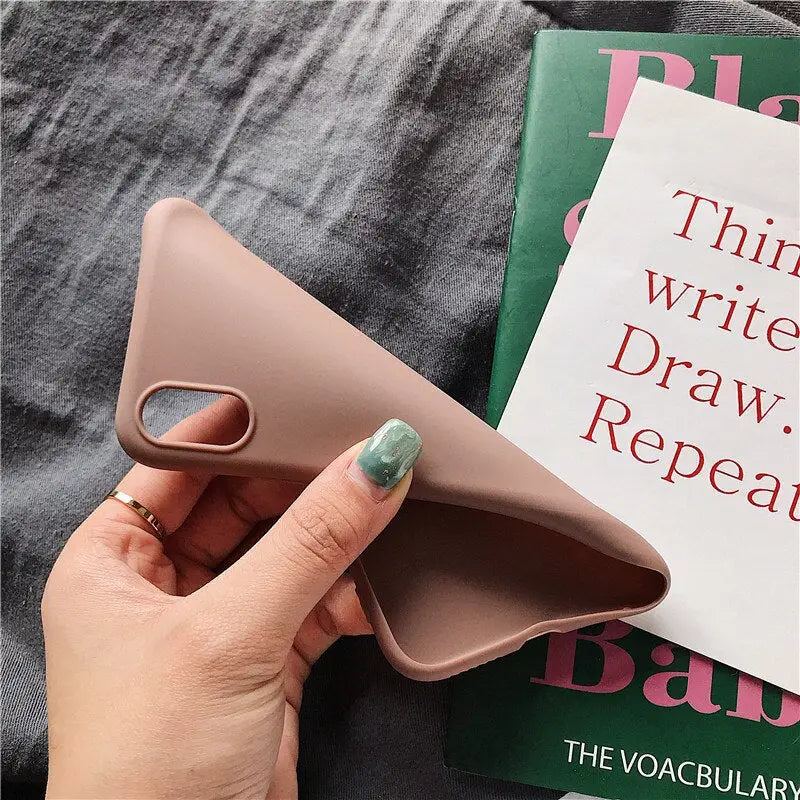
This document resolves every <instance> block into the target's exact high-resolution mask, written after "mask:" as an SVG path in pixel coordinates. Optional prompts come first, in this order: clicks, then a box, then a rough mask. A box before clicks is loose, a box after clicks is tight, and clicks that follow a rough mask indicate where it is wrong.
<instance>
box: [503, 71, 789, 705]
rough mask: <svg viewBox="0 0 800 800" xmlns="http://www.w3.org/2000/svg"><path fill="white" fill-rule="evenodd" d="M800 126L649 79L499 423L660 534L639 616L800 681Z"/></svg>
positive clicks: (561, 472) (734, 662)
mask: <svg viewBox="0 0 800 800" xmlns="http://www.w3.org/2000/svg"><path fill="white" fill-rule="evenodd" d="M799 194H800V127H798V126H797V125H794V124H792V123H789V122H785V121H781V120H776V119H773V118H770V117H766V116H763V115H760V114H756V113H754V112H751V111H747V110H743V109H739V108H737V107H734V106H731V105H727V104H724V103H721V102H718V101H714V100H710V99H707V98H704V97H700V96H698V95H694V94H691V93H689V92H684V91H681V90H678V89H674V88H671V87H668V86H664V85H662V84H659V83H654V82H652V81H647V80H642V79H640V80H639V82H638V83H637V86H636V89H635V91H634V95H633V97H632V99H631V102H630V104H629V106H628V110H627V112H626V115H625V118H624V120H623V122H622V125H621V127H620V131H619V134H618V136H617V138H616V140H615V142H614V145H613V147H612V149H611V152H610V155H609V157H608V160H607V162H606V164H605V167H604V169H603V172H602V174H601V176H600V179H599V181H598V184H597V186H596V188H595V191H594V194H593V196H592V199H591V202H590V204H589V207H588V208H587V210H586V213H585V215H584V218H583V222H582V224H581V228H580V230H579V232H578V235H577V237H576V240H575V243H574V245H573V247H572V249H571V251H570V253H569V257H568V258H567V260H566V262H565V265H564V269H563V271H562V274H561V276H560V278H559V281H558V284H557V286H556V289H555V291H554V293H553V296H552V298H551V299H550V302H549V305H548V307H547V310H546V312H545V315H544V317H543V319H542V322H541V324H540V326H539V329H538V332H537V334H536V337H535V339H534V341H533V344H532V345H531V348H530V351H529V353H528V355H527V358H526V360H525V363H524V365H523V368H522V371H521V372H520V375H519V378H518V380H517V383H516V386H515V388H514V391H513V393H512V395H511V398H510V400H509V403H508V406H507V408H506V411H505V414H504V416H503V419H502V422H501V425H500V431H501V432H502V433H503V434H504V435H505V436H507V437H508V438H509V439H511V440H512V441H513V442H515V443H516V444H517V445H519V446H520V447H521V448H522V449H523V450H525V451H526V452H528V453H529V454H530V455H531V456H532V457H534V458H535V459H537V460H538V461H539V462H540V463H542V464H543V465H544V466H545V467H547V468H548V469H549V470H551V471H552V472H553V473H555V474H556V475H558V476H559V477H560V478H562V479H563V480H564V481H566V482H567V483H568V484H570V485H571V486H572V487H574V488H575V489H576V490H577V491H579V492H580V493H581V494H583V495H584V496H585V497H587V498H588V499H590V500H591V501H592V502H594V503H596V504H597V505H598V506H601V507H602V508H604V509H606V510H607V511H609V512H610V513H611V514H613V515H615V516H617V517H618V518H620V519H621V520H623V521H624V522H626V523H627V524H628V525H630V526H631V527H632V528H634V529H635V530H637V531H638V532H639V533H640V534H641V535H642V536H644V537H645V538H646V539H647V540H648V541H650V542H651V543H652V544H653V546H654V547H656V548H657V549H658V550H659V552H660V553H661V554H662V555H663V557H664V558H665V560H666V561H667V563H668V565H669V567H670V570H671V573H672V588H671V590H670V593H669V595H668V596H667V598H666V599H665V601H664V602H663V603H662V604H661V605H659V606H658V607H657V608H655V609H654V610H652V611H650V612H647V613H645V614H642V615H639V616H637V617H635V618H633V619H632V620H631V621H633V622H634V624H636V625H638V626H640V627H642V628H644V629H646V630H648V631H651V632H652V633H655V634H657V635H659V636H662V637H664V638H666V639H669V640H671V641H674V642H677V643H679V644H682V645H685V646H687V647H689V648H691V649H692V650H695V651H697V652H699V653H702V654H705V655H707V656H710V657H712V658H714V659H717V660H719V661H722V662H725V663H727V664H730V665H731V666H734V667H737V668H739V669H742V670H744V671H745V672H748V673H750V674H752V675H755V676H757V677H760V678H763V679H765V680H767V681H769V682H771V683H775V684H777V685H778V686H780V687H782V688H785V689H788V690H790V691H793V692H796V693H797V692H800V577H799V574H800V523H798V520H800V414H799V413H798V393H799V392H800V368H799V365H800V222H799V221H798V218H799V214H798V205H799V200H798V197H799Z"/></svg>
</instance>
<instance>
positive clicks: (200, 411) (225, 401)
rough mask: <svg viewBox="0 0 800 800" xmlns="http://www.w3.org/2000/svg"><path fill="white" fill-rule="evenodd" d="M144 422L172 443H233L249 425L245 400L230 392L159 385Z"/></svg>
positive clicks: (152, 432)
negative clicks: (160, 386) (162, 386)
mask: <svg viewBox="0 0 800 800" xmlns="http://www.w3.org/2000/svg"><path fill="white" fill-rule="evenodd" d="M142 422H143V423H144V427H145V429H146V430H147V432H148V433H149V434H150V435H151V436H152V437H154V438H156V439H159V440H161V441H164V442H169V443H170V444H171V445H175V446H178V447H179V446H180V445H181V444H207V445H218V446H219V445H231V444H235V443H236V442H238V441H239V440H240V439H241V438H242V437H243V436H244V435H245V434H246V433H247V430H248V427H249V425H250V412H249V410H248V408H247V406H246V405H245V403H244V401H243V400H242V399H241V398H239V397H237V396H236V395H234V394H230V393H227V392H212V391H204V390H200V389H179V388H176V387H165V388H163V389H159V390H157V391H155V392H153V394H151V395H150V397H148V398H147V401H146V402H145V404H144V408H143V409H142Z"/></svg>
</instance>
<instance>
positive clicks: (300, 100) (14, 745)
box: [2, 2, 800, 800]
mask: <svg viewBox="0 0 800 800" xmlns="http://www.w3.org/2000/svg"><path fill="white" fill-rule="evenodd" d="M763 5H764V6H765V7H766V8H758V7H756V6H754V5H749V4H746V3H744V2H684V3H605V2H603V3H589V2H565V3H554V2H549V3H531V4H521V3H516V2H506V3H498V2H484V3H471V4H470V3H466V4H460V3H458V4H453V3H441V2H429V3H406V2H402V3H385V4H384V3H381V4H377V3H342V4H335V5H330V4H328V3H315V4H308V5H305V4H297V3H280V2H276V3H263V4H262V3H204V2H190V3H178V2H175V3H157V2H147V3H130V4H123V3H91V4H84V3H75V2H71V3H19V4H10V3H4V4H3V8H2V16H3V53H2V55H3V76H4V84H3V117H2V121H3V176H2V181H3V195H4V200H5V202H4V204H3V214H2V234H3V268H4V279H5V280H4V282H3V310H4V314H3V333H4V338H3V354H4V362H3V424H4V433H5V436H4V442H3V443H4V448H3V457H2V466H3V490H4V498H3V499H4V501H5V502H4V505H3V520H2V522H3V542H2V557H3V560H2V580H3V596H2V612H3V627H4V631H3V634H4V635H3V707H4V712H5V714H4V720H3V723H4V731H3V734H4V735H3V775H4V780H5V782H6V788H7V790H8V791H10V792H14V793H17V796H21V793H22V792H23V791H24V787H25V786H29V787H30V790H29V791H30V792H31V796H36V794H37V793H38V792H40V791H41V787H42V786H43V782H44V780H45V771H46V731H45V707H44V685H43V658H42V640H41V634H40V630H39V615H38V603H39V598H40V595H41V591H42V587H43V584H44V581H45V578H46V575H47V573H48V570H49V568H50V566H51V564H52V562H53V560H54V559H55V557H56V555H57V553H58V551H59V549H60V547H61V546H62V544H63V542H64V541H65V539H66V538H67V536H68V535H69V533H70V532H71V531H72V530H73V528H74V527H75V526H76V525H77V524H78V523H79V522H80V520H81V519H82V518H83V517H84V516H85V515H86V513H87V512H88V511H89V510H90V509H91V508H92V507H93V506H94V505H95V504H96V503H97V501H98V498H99V497H100V496H101V495H102V493H103V492H104V491H105V490H107V489H108V488H109V487H110V486H111V485H112V484H113V483H114V481H115V480H116V479H117V477H118V476H119V475H121V474H122V472H123V471H124V470H125V469H126V468H127V466H128V460H127V458H126V457H125V456H124V454H123V453H122V452H121V450H120V448H119V446H118V445H117V443H116V439H115V436H114V433H113V410H114V403H115V396H116V391H117V386H118V379H119V374H120V370H121V367H122V361H123V354H124V349H125V343H126V337H127V329H128V323H129V318H130V310H131V302H132V298H133V290H134V286H135V280H136V262H137V252H138V246H139V226H140V224H141V220H142V216H143V214H144V212H145V210H146V209H147V208H148V206H149V205H150V204H151V203H153V202H154V201H156V200H157V199H159V198H161V197H164V196H167V195H185V196H187V197H190V198H191V199H193V200H195V201H196V202H198V203H199V204H200V205H202V206H204V207H205V208H206V209H207V210H208V211H209V212H210V213H211V214H212V215H213V216H215V217H216V218H217V219H218V220H219V221H220V222H221V223H222V224H223V225H224V226H225V227H226V228H227V229H228V230H230V231H231V232H232V233H233V234H234V235H235V236H236V237H238V238H239V239H240V240H241V241H242V242H243V243H244V244H245V245H246V246H247V247H249V248H250V249H251V250H253V251H254V252H255V253H257V254H258V255H259V256H261V257H262V258H264V259H266V260H268V261H270V262H271V263H273V264H274V265H275V266H276V267H278V268H279V269H280V270H281V271H283V272H284V273H285V274H287V275H288V276H289V277H291V278H292V279H294V280H296V281H297V282H298V283H300V284H301V285H302V286H304V287H305V288H306V289H308V290H309V291H310V292H311V293H313V294H314V295H316V296H317V297H319V298H320V299H321V300H322V301H324V302H325V303H327V304H328V305H329V306H331V307H332V308H333V309H335V310H336V311H338V312H339V313H340V314H342V315H343V316H344V317H346V318H347V319H348V320H350V321H351V322H353V323H354V324H355V325H357V326H358V327H359V328H361V329H362V330H364V331H365V332H366V333H368V334H369V335H370V336H372V337H373V338H375V339H376V340H377V341H378V342H380V343H381V344H382V345H384V346H385V347H386V348H388V349H389V350H391V351H392V352H394V353H395V354H397V355H398V356H399V357H400V358H402V359H403V360H404V361H406V362H407V363H408V364H410V365H411V366H412V367H414V368H415V369H417V370H419V371H420V372H421V373H422V374H424V375H425V376H426V377H428V378H429V379H430V380H432V381H433V382H435V383H436V384H438V385H439V386H440V387H442V388H443V389H444V390H445V391H447V392H449V393H450V394H452V395H453V396H454V397H456V398H457V399H458V400H460V401H461V402H462V403H464V404H465V405H467V406H469V407H470V408H471V409H473V410H474V411H476V412H477V413H479V414H480V413H482V411H483V406H484V401H485V396H486V390H487V384H488V376H489V368H490V362H491V353H492V342H493V335H494V325H495V317H496V313H497V306H498V299H499V293H500V286H501V279H502V271H503V263H504V260H505V253H506V247H507V236H508V228H509V222H510V218H511V207H512V190H513V181H514V170H515V165H516V157H517V148H518V143H519V133H520V125H521V119H522V108H523V96H524V90H525V83H526V73H527V66H528V48H529V45H530V41H531V37H532V36H533V33H534V32H535V31H536V30H537V29H538V28H542V27H550V26H557V27H558V26H574V27H582V28H583V27H586V28H615V27H617V28H629V29H640V30H647V29H654V30H676V31H683V32H690V31H694V32H721V33H723V32H734V33H769V34H784V35H798V27H797V21H798V17H800V9H798V7H797V5H796V4H792V3H788V2H780V3H763ZM768 9H773V10H768ZM773 11H774V12H775V13H773ZM780 15H784V17H782V16H780ZM445 699H446V685H445V684H428V685H425V684H416V683H412V682H410V681H407V680H404V679H403V678H401V677H399V676H398V675H397V674H395V673H394V672H393V671H392V670H391V669H390V668H389V667H388V666H387V665H386V664H385V663H384V661H383V660H382V658H381V656H380V654H379V652H378V651H377V648H376V647H375V644H374V643H373V642H372V641H371V640H368V639H363V640H357V641H346V642H341V643H340V644H338V645H337V646H336V647H334V648H333V649H332V650H331V651H330V652H329V653H328V654H327V655H326V656H325V657H324V658H323V660H322V661H321V663H320V664H319V665H318V667H317V668H316V669H315V670H314V673H313V676H312V678H311V680H310V683H309V686H308V690H307V693H306V698H305V702H304V705H303V719H302V723H303V725H302V732H303V738H302V747H301V759H300V785H301V794H302V796H303V797H305V798H325V799H326V800H334V799H335V798H347V800H358V798H365V799H366V798H369V800H374V799H375V798H424V799H425V800H431V799H436V798H456V797H459V798H501V797H502V798H523V797H524V798H548V797H555V796H557V795H556V793H552V792H547V791H543V790H537V789H531V788H525V787H520V786H515V785H513V784H504V783H500V782H497V781H489V780H484V779H482V778H478V777H474V776H469V775H466V774H461V773H456V772H451V771H448V770H447V769H446V768H445V767H444V766H443V765H442V734H443V730H444V714H445V706H446V703H445ZM25 791H26V792H27V791H28V790H25ZM12 796H13V795H12Z"/></svg>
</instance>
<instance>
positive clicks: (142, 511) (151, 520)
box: [103, 489, 168, 542]
mask: <svg viewBox="0 0 800 800" xmlns="http://www.w3.org/2000/svg"><path fill="white" fill-rule="evenodd" d="M103 499H104V500H117V501H118V502H120V503H122V504H123V505H126V506H128V508H132V509H133V510H134V511H135V512H136V513H137V514H138V515H139V516H140V517H141V518H142V519H143V520H144V521H145V522H147V523H148V524H149V525H150V527H151V528H152V529H153V530H154V531H155V533H154V534H153V535H154V536H155V537H156V539H158V541H159V542H160V541H163V540H164V539H166V537H167V536H168V534H167V529H166V528H165V527H164V526H163V525H162V524H161V522H160V521H159V519H158V517H157V516H156V515H155V514H154V513H153V512H152V511H150V510H149V509H147V508H145V507H144V506H143V505H142V504H141V503H139V502H137V501H136V500H134V499H133V498H132V497H131V496H130V495H129V494H125V492H118V491H117V490H116V489H114V490H113V491H111V492H109V493H108V494H107V495H106V496H105V497H104V498H103Z"/></svg>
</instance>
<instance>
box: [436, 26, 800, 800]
mask: <svg viewBox="0 0 800 800" xmlns="http://www.w3.org/2000/svg"><path fill="white" fill-rule="evenodd" d="M639 75H641V76H644V77H648V78H651V79H654V80H658V81H663V82H666V83H671V84H673V85H676V86H679V87H681V88H688V89H689V90H691V91H696V92H698V93H700V94H705V95H708V96H710V97H715V98H716V99H718V100H722V101H725V102H729V103H733V104H738V105H741V106H743V107H745V108H750V109H752V110H755V111H759V112H761V113H763V114H768V115H770V116H776V117H780V118H782V119H786V120H790V121H797V119H798V100H799V99H800V97H799V96H800V40H798V39H764V38H759V37H722V36H681V35H670V34H635V33H605V32H575V31H546V32H543V33H540V34H538V35H537V36H536V39H535V42H534V47H533V51H532V58H531V73H530V80H529V86H528V96H527V101H526V108H525V119H524V125H523V137H522V148H521V154H520V163H519V169H518V173H517V186H516V197H515V217H514V223H513V228H512V235H511V243H510V248H509V256H508V263H507V270H506V280H505V285H504V289H503V299H502V304H501V311H500V320H499V325H498V334H497V341H496V349H495V364H494V370H493V374H492V385H491V389H490V405H489V410H488V418H489V421H490V422H491V423H492V424H494V425H497V423H498V422H499V420H500V417H501V415H502V412H503V409H504V407H505V404H506V401H507V399H508V396H509V394H510V392H511V389H512V387H513V384H514V382H515V380H516V377H517V374H518V372H519V369H520V367H521V366H522V362H523V360H524V358H525V355H526V353H527V351H528V347H529V346H530V343H531V340H532V338H533V336H534V334H535V332H536V328H537V326H538V323H539V320H540V319H541V316H542V313H543V311H544V308H545V306H546V304H547V301H548V299H549V297H550V293H551V292H552V290H553V287H554V285H555V282H556V279H557V277H558V272H559V268H560V265H561V264H563V262H564V259H565V257H566V255H567V251H568V249H569V246H570V244H571V242H572V239H573V237H574V235H575V232H576V230H577V227H578V225H579V222H580V218H581V215H582V212H583V210H584V208H585V207H586V204H587V203H588V198H589V196H590V194H591V192H592V190H593V188H594V184H595V182H596V180H597V178H598V176H599V173H600V170H601V168H602V166H603V162H604V161H605V157H606V155H607V153H608V150H609V148H610V146H611V142H612V141H613V137H614V135H615V133H616V129H617V126H618V124H619V121H620V119H621V117H622V114H623V112H624V109H625V106H626V104H627V101H628V99H629V97H630V93H631V91H632V89H633V85H634V83H635V81H636V78H637V77H638V76H639ZM742 635H745V636H746V631H743V632H742ZM451 689H452V694H451V708H450V720H449V725H448V739H447V757H446V761H447V763H448V765H449V766H451V767H454V768H458V769H463V770H467V771H470V772H476V773H480V774H484V775H490V776H493V777H499V778H504V779H508V780H514V781H520V782H524V783H529V784H532V785H538V786H547V787H552V788H555V789H561V790H564V791H567V790H576V791H580V792H583V793H586V794H590V795H597V796H600V797H604V798H626V799H629V800H643V799H644V798H653V800H658V799H662V800H679V799H680V798H734V797H756V798H767V800H787V798H788V800H800V698H798V697H796V696H794V695H792V694H790V693H788V692H784V691H782V690H780V689H778V688H776V687H774V686H770V685H767V684H763V683H762V682H761V681H760V680H757V679H755V678H753V677H751V676H748V675H746V674H744V673H740V672H739V671H737V670H735V669H732V668H730V667H727V666H725V665H723V664H720V663H716V662H714V661H711V660H710V659H707V658H704V657H703V656H700V655H697V654H695V653H691V652H689V651H688V650H687V649H685V648H682V647H678V646H675V645H672V644H670V643H668V642H665V641H663V640H662V639H660V638H658V637H656V636H653V635H651V634H649V633H646V632H644V631H641V630H638V629H636V628H633V627H631V626H630V625H628V624H627V623H624V622H616V623H608V624H606V625H601V626H593V627H591V628H587V629H585V630H582V631H577V632H573V633H568V634H553V635H551V636H547V637H542V638H540V639H536V640H533V641H532V642H529V643H528V644H527V645H525V646H524V647H523V648H522V649H521V650H520V651H519V652H517V653H515V654H513V655H511V656H509V657H507V658H504V659H501V660H498V661H494V662H492V663H490V664H487V665H485V666H483V667H480V668H478V669H477V670H473V671H471V672H468V673H465V674H463V675H461V676H458V677H457V678H455V679H454V680H453V682H452V687H451Z"/></svg>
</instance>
